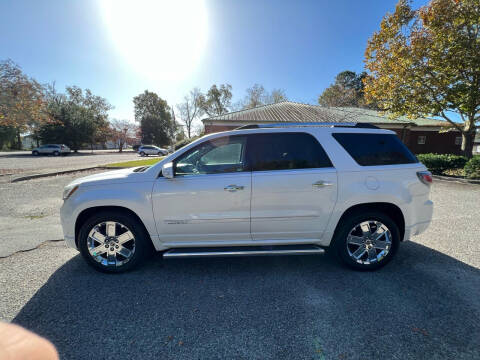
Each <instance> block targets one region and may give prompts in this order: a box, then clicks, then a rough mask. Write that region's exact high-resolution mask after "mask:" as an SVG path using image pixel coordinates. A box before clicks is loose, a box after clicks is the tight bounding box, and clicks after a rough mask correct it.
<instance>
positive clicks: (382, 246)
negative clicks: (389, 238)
mask: <svg viewBox="0 0 480 360" xmlns="http://www.w3.org/2000/svg"><path fill="white" fill-rule="evenodd" d="M388 245H389V244H388V243H387V242H386V241H381V240H377V241H375V243H374V244H373V247H374V248H375V249H379V250H385V249H386V248H387V247H388Z"/></svg>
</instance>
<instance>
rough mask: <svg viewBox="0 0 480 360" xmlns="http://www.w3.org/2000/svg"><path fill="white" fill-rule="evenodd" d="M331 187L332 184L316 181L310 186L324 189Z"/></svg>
mask: <svg viewBox="0 0 480 360" xmlns="http://www.w3.org/2000/svg"><path fill="white" fill-rule="evenodd" d="M332 185H333V183H331V182H326V181H323V180H320V181H317V182H315V183H313V184H312V186H313V187H325V186H332Z"/></svg>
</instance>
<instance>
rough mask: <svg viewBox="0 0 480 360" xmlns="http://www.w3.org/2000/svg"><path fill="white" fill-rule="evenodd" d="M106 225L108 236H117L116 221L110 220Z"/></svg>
mask: <svg viewBox="0 0 480 360" xmlns="http://www.w3.org/2000/svg"><path fill="white" fill-rule="evenodd" d="M106 227H107V231H106V233H107V236H115V233H116V231H115V223H114V222H112V221H108V222H107V223H106Z"/></svg>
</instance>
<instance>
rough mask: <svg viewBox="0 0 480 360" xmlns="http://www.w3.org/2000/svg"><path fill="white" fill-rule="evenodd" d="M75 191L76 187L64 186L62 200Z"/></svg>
mask: <svg viewBox="0 0 480 360" xmlns="http://www.w3.org/2000/svg"><path fill="white" fill-rule="evenodd" d="M77 189H78V185H68V186H65V189H63V200H67V199H68V198H69V197H70V196H72V194H73V193H74V192H75V191H77Z"/></svg>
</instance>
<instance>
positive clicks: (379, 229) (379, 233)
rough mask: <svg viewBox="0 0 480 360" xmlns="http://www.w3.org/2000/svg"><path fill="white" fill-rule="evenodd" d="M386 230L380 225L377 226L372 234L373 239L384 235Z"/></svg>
mask: <svg viewBox="0 0 480 360" xmlns="http://www.w3.org/2000/svg"><path fill="white" fill-rule="evenodd" d="M385 233H386V231H385V229H384V228H383V227H382V226H379V227H377V230H376V231H375V232H374V233H373V234H372V236H373V239H374V240H378V239H380V238H381V237H382V236H383V235H385Z"/></svg>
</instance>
